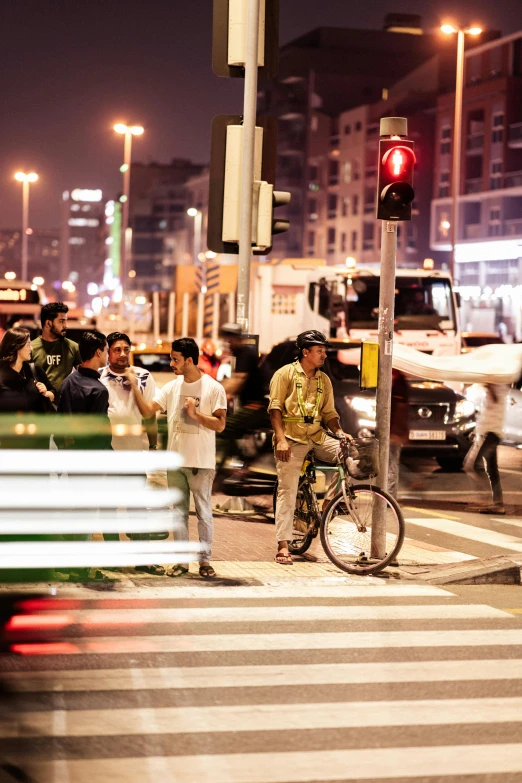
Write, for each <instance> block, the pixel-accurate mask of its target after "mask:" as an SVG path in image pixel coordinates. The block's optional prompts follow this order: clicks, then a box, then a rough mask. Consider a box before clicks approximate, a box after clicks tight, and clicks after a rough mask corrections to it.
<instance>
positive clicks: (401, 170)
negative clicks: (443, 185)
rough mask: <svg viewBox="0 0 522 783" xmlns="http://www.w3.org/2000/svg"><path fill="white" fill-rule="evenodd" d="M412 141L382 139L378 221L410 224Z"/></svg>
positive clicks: (414, 160) (413, 155)
mask: <svg viewBox="0 0 522 783" xmlns="http://www.w3.org/2000/svg"><path fill="white" fill-rule="evenodd" d="M415 162H416V159H415V153H414V151H413V141H407V140H405V139H381V140H380V141H379V181H378V184H377V218H378V219H379V220H411V203H412V201H413V199H414V197H415V191H414V190H413V167H414V165H415Z"/></svg>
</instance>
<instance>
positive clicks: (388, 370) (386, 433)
mask: <svg viewBox="0 0 522 783" xmlns="http://www.w3.org/2000/svg"><path fill="white" fill-rule="evenodd" d="M396 256H397V222H396V221H393V220H383V221H382V240H381V279H380V286H379V375H378V380H377V399H376V403H377V426H376V435H377V438H378V440H379V486H380V488H381V489H384V490H387V489H388V466H389V462H390V419H391V392H392V354H393V331H394V329H393V319H394V309H395V259H396ZM384 512H385V508H384V504H383V503H382V502H377V504H376V507H375V509H374V513H373V524H372V547H371V549H372V551H371V554H372V557H380V558H382V557H384V555H385V553H386V518H385V515H384Z"/></svg>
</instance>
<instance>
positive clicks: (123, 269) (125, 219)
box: [120, 128, 132, 300]
mask: <svg viewBox="0 0 522 783" xmlns="http://www.w3.org/2000/svg"><path fill="white" fill-rule="evenodd" d="M131 153H132V133H131V130H130V128H127V130H126V131H125V144H124V148H123V169H124V171H123V206H122V210H121V247H120V281H121V289H122V300H123V292H124V289H125V285H126V282H127V273H128V271H129V270H128V269H127V262H128V249H129V248H128V245H129V232H128V230H127V229H128V228H129V196H130V173H131V172H130V167H131Z"/></svg>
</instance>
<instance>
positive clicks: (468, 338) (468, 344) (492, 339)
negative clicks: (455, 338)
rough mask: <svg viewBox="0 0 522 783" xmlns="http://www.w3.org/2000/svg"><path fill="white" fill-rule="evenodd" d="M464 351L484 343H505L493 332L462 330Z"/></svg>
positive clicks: (467, 351)
mask: <svg viewBox="0 0 522 783" xmlns="http://www.w3.org/2000/svg"><path fill="white" fill-rule="evenodd" d="M461 338H462V353H469V352H470V351H473V350H474V349H475V348H480V347H481V346H482V345H504V340H503V339H502V337H499V336H498V334H494V333H493V332H462V334H461Z"/></svg>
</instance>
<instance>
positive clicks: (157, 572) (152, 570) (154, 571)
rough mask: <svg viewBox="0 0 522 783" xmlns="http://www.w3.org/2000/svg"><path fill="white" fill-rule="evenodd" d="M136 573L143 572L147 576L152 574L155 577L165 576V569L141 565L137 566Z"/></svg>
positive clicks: (157, 566)
mask: <svg viewBox="0 0 522 783" xmlns="http://www.w3.org/2000/svg"><path fill="white" fill-rule="evenodd" d="M135 570H136V571H143V572H144V573H145V574H152V575H153V576H165V569H164V568H163V566H160V565H141V566H136V569H135Z"/></svg>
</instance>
